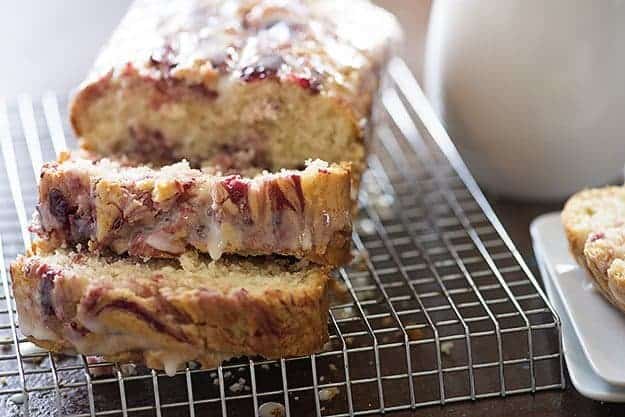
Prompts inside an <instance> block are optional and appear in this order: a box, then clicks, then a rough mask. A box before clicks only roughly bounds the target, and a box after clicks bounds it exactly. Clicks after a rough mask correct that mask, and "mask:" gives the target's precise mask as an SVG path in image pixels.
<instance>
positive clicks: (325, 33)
mask: <svg viewBox="0 0 625 417" xmlns="http://www.w3.org/2000/svg"><path fill="white" fill-rule="evenodd" d="M398 38H400V29H399V25H398V23H397V21H396V19H395V18H394V17H393V16H392V15H391V14H390V13H388V12H386V11H385V10H384V9H381V8H379V7H376V6H375V5H373V4H372V3H371V2H369V1H363V0H349V1H346V0H345V1H335V0H315V1H310V0H305V1H302V0H293V1H273V0H251V1H250V0H233V1H228V2H223V1H217V0H190V1H171V0H157V1H149V0H138V1H136V2H135V3H134V4H133V5H132V6H131V8H130V10H129V11H128V13H127V15H126V16H125V17H124V19H123V20H122V22H121V24H120V25H119V27H118V28H117V30H116V31H115V32H114V34H113V36H112V38H111V39H110V41H109V43H108V44H107V45H106V47H105V48H104V49H103V51H102V53H101V54H100V56H99V57H98V59H97V60H96V63H95V66H94V69H93V72H92V74H91V75H90V76H89V77H88V78H87V80H86V81H85V82H84V83H83V84H82V86H81V88H80V89H79V91H78V93H77V95H76V96H75V98H74V100H73V102H72V105H71V123H72V126H73V128H74V130H75V132H76V134H77V136H79V137H80V138H81V144H82V146H83V147H84V148H85V149H87V150H90V151H94V152H96V153H98V154H101V155H104V156H112V155H115V154H125V155H127V156H129V157H131V158H134V159H135V160H137V161H138V162H160V163H164V164H165V163H171V162H173V161H177V160H179V159H183V158H185V159H187V160H189V162H190V163H191V165H192V166H198V165H200V164H202V163H204V162H206V161H208V162H209V164H210V165H212V166H219V167H220V168H222V169H226V170H227V169H229V168H232V167H234V168H237V169H243V168H246V167H248V166H250V165H251V166H257V167H261V168H265V169H269V170H277V169H281V168H297V167H299V166H300V164H301V163H302V161H304V160H306V159H308V158H320V159H323V160H326V161H329V162H340V161H351V162H353V164H354V172H355V175H356V177H358V176H359V174H360V173H361V172H362V171H363V169H364V166H365V154H366V143H365V142H366V141H365V136H366V133H367V132H368V127H369V125H370V123H369V120H370V116H371V109H372V102H373V99H374V96H375V95H376V92H377V88H378V85H379V84H380V77H381V73H382V70H383V67H384V65H385V62H386V60H387V58H388V57H389V56H390V53H391V49H392V48H391V47H392V45H393V44H394V43H395V41H396V40H397V39H398Z"/></svg>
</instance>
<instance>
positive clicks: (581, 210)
mask: <svg viewBox="0 0 625 417" xmlns="http://www.w3.org/2000/svg"><path fill="white" fill-rule="evenodd" d="M562 221H563V224H564V229H565V231H566V236H567V239H568V241H569V246H570V248H571V253H572V254H573V255H574V256H575V258H576V260H577V262H578V263H579V264H580V265H581V266H583V267H585V268H586V269H587V270H588V271H589V272H590V275H591V277H592V278H593V280H594V282H595V284H596V285H595V287H596V288H597V289H598V290H599V291H600V292H601V294H602V295H603V296H604V297H605V298H606V299H607V300H608V301H610V302H611V303H612V304H613V305H614V306H616V307H617V308H619V309H620V310H622V311H625V278H624V277H625V275H624V274H623V270H624V269H623V266H624V265H625V187H605V188H598V189H590V190H584V191H581V192H579V193H577V194H575V195H574V196H573V197H571V198H570V199H569V201H567V203H566V205H565V206H564V210H563V211H562Z"/></svg>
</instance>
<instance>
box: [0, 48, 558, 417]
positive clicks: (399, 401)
mask: <svg viewBox="0 0 625 417" xmlns="http://www.w3.org/2000/svg"><path fill="white" fill-rule="evenodd" d="M389 74H390V80H391V84H392V85H391V86H389V88H387V89H385V90H384V92H383V94H382V97H381V104H382V106H381V108H382V109H383V113H384V114H382V115H381V117H380V121H379V122H378V123H376V127H375V129H374V130H375V136H376V140H375V141H374V144H373V149H372V153H371V156H370V159H369V167H370V169H369V170H368V171H367V173H366V174H365V177H364V179H363V185H362V190H361V193H360V197H359V201H360V213H359V216H358V218H357V220H356V222H355V226H356V227H355V232H354V236H353V241H354V246H355V250H356V261H355V262H354V263H353V264H352V265H351V266H350V267H348V268H344V269H341V270H340V272H339V275H340V278H341V279H342V280H343V281H344V282H345V284H346V287H347V289H348V293H349V296H350V297H351V300H350V301H349V302H346V303H345V304H342V305H336V306H334V307H332V310H331V314H330V322H329V323H328V325H329V329H330V334H331V338H330V342H329V343H328V344H327V345H326V347H325V349H324V351H323V352H319V353H318V354H315V355H312V356H310V357H300V358H287V359H281V360H279V361H267V360H262V359H259V358H248V359H239V360H233V361H230V362H228V363H225V364H223V365H222V366H220V367H219V368H217V369H197V368H196V367H194V366H193V364H189V367H188V368H187V369H185V370H183V371H180V372H178V374H177V375H176V376H175V377H171V378H170V377H167V376H165V375H164V374H163V373H162V372H157V371H154V370H149V369H145V368H141V367H138V368H134V367H131V368H129V367H128V365H123V364H117V363H114V364H111V363H106V362H103V361H101V360H97V359H93V358H85V357H82V356H79V357H67V356H56V355H53V354H50V353H48V352H39V351H33V350H32V346H28V345H27V343H26V339H25V338H24V337H23V335H22V334H21V333H20V331H19V325H18V322H17V317H16V312H15V306H14V302H13V298H12V295H11V289H10V280H9V277H8V273H7V265H8V263H9V262H10V261H11V260H12V259H14V258H15V256H16V255H17V254H18V253H20V252H22V251H23V250H24V246H25V245H27V244H28V242H29V241H30V234H29V232H28V222H29V213H31V212H32V211H33V209H34V206H35V204H36V201H35V200H36V182H37V178H38V173H39V170H40V167H41V165H42V163H43V161H44V160H50V159H53V158H54V157H55V155H56V154H58V152H59V151H60V150H62V149H64V148H65V147H66V144H69V145H70V147H71V146H72V145H73V143H72V142H71V141H72V139H71V136H70V135H69V134H67V133H66V132H69V128H68V126H67V124H66V122H65V120H66V119H67V118H66V117H65V114H64V112H62V111H61V109H63V108H64V107H65V106H64V104H65V100H61V104H63V105H60V104H59V101H57V97H56V96H55V95H54V94H51V93H50V94H46V95H45V96H44V97H43V99H42V100H41V101H36V102H35V101H32V100H31V98H30V97H28V96H21V97H19V98H18V100H17V103H12V102H11V103H7V102H5V101H1V100H0V145H1V149H2V155H3V158H2V160H1V161H0V164H1V165H2V166H1V167H0V172H3V173H6V176H3V177H0V196H2V199H1V201H0V235H1V240H0V274H1V278H2V287H3V290H4V291H3V292H0V294H2V296H1V297H0V410H5V411H6V413H7V414H9V415H11V414H14V415H15V414H20V413H23V414H30V415H51V414H57V415H64V416H104V415H106V416H109V415H114V416H117V415H121V416H144V415H145V416H148V415H149V416H154V415H155V416H158V417H160V416H179V415H189V416H196V415H215V416H217V415H221V416H224V417H225V416H248V415H254V416H259V406H261V405H262V404H263V403H266V402H270V401H271V402H277V403H281V404H282V405H283V407H284V409H283V411H284V415H286V416H309V415H310V416H313V415H316V416H335V417H338V416H357V415H368V414H377V413H385V412H391V411H395V410H410V409H417V408H419V407H423V406H428V405H437V404H446V403H450V402H457V401H464V400H477V399H481V398H487V397H497V396H502V397H503V396H506V395H511V394H519V393H533V392H537V391H542V390H548V389H556V388H564V381H565V380H564V367H563V355H562V344H561V330H560V322H559V319H558V317H557V315H556V313H555V312H554V310H553V309H552V308H551V306H550V304H549V301H548V300H547V298H546V297H545V294H544V293H543V291H542V289H541V288H540V286H539V285H538V284H537V282H536V280H535V279H534V277H533V276H532V273H531V272H530V270H529V269H528V268H527V266H526V265H525V263H524V261H523V260H522V258H521V257H520V255H519V253H518V252H517V250H516V249H515V248H514V246H513V244H512V242H511V240H510V238H509V237H508V235H507V234H506V232H505V230H504V229H503V227H502V226H501V224H500V223H499V221H498V220H497V218H496V216H495V214H494V212H493V210H492V209H491V208H490V206H489V205H488V203H487V201H486V199H485V198H484V196H483V194H482V193H481V191H480V190H479V188H478V186H477V184H476V183H475V181H474V180H473V178H472V177H471V174H470V173H469V171H468V170H467V168H466V166H465V165H464V163H463V161H462V159H461V158H460V156H459V154H458V153H457V151H456V149H455V147H454V146H453V144H452V142H451V140H450V138H449V137H448V136H447V134H446V133H445V131H444V129H443V127H442V125H441V124H440V123H439V121H438V120H437V119H436V116H435V115H434V112H433V110H432V109H431V107H430V106H429V104H428V102H427V100H426V99H425V96H424V95H423V93H422V91H421V89H420V88H419V86H418V84H417V82H416V81H415V79H414V77H413V76H412V74H411V73H410V70H409V69H408V67H407V66H406V64H405V63H404V62H403V61H401V60H399V59H395V60H393V61H392V63H391V64H390V66H389ZM237 384H238V385H237ZM234 388H236V389H234Z"/></svg>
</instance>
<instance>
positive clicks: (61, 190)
mask: <svg viewBox="0 0 625 417" xmlns="http://www.w3.org/2000/svg"><path fill="white" fill-rule="evenodd" d="M351 209H352V203H351V200H350V171H349V167H345V166H338V165H328V164H326V163H325V162H322V161H318V160H317V161H311V162H309V163H308V166H307V167H306V168H305V169H304V170H301V171H295V170H282V171H280V172H278V173H275V174H270V173H262V174H259V175H257V176H256V177H254V178H243V177H241V176H239V175H228V176H223V175H215V174H212V173H207V172H204V171H201V170H197V169H191V168H189V165H188V163H186V162H185V161H183V162H178V163H176V164H173V165H168V166H164V167H162V168H150V167H147V166H141V167H129V166H123V165H120V164H119V163H118V162H115V161H111V160H108V159H101V160H90V159H84V158H80V157H76V156H72V155H70V154H68V153H64V154H62V155H61V157H60V158H59V161H57V162H51V163H46V164H44V166H43V168H42V172H41V176H40V183H39V204H38V206H37V216H35V224H34V225H33V229H32V230H33V231H35V232H37V233H38V234H39V236H40V237H42V238H45V239H50V240H51V241H54V242H57V244H60V243H68V244H70V245H72V246H75V245H78V244H80V245H83V246H84V247H85V248H88V249H90V250H91V251H93V252H98V253H102V251H103V249H110V250H112V252H114V253H115V254H118V255H121V254H125V253H128V254H129V255H132V256H137V257H141V258H171V257H175V256H178V255H180V254H182V253H184V252H185V251H187V250H188V249H196V250H198V251H200V252H204V253H208V254H210V256H211V257H212V258H213V259H219V258H220V257H221V255H222V253H229V254H239V255H270V254H280V255H289V256H294V257H296V258H299V259H306V260H310V261H313V262H316V263H319V264H325V265H330V266H337V265H342V264H344V263H346V262H348V261H349V259H350V241H351Z"/></svg>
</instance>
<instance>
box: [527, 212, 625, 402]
mask: <svg viewBox="0 0 625 417" xmlns="http://www.w3.org/2000/svg"><path fill="white" fill-rule="evenodd" d="M530 232H531V235H532V239H533V243H534V249H535V252H536V254H537V259H539V264H540V266H541V270H542V271H541V272H542V273H543V279H544V281H545V283H546V287H547V289H548V290H549V293H550V297H551V299H552V301H553V303H554V306H555V308H556V309H557V310H558V313H559V314H560V318H561V319H562V321H563V332H564V342H565V344H566V345H567V346H565V355H566V359H567V364H568V365H569V371H570V373H571V379H572V381H573V384H574V385H575V387H576V388H577V389H578V390H579V391H580V392H581V393H582V394H584V395H587V396H589V397H591V398H595V399H599V400H604V401H625V359H624V356H623V347H624V346H625V314H623V313H621V312H620V311H618V310H617V309H616V308H614V307H612V306H611V305H610V304H609V303H608V302H607V301H605V300H604V299H603V297H602V296H601V294H599V293H598V292H597V291H596V290H595V289H594V286H593V284H592V281H591V278H590V277H589V276H588V275H587V272H586V271H585V270H584V269H582V268H581V267H579V266H578V265H577V263H576V262H575V261H574V259H573V257H572V256H571V254H570V253H569V250H568V243H567V241H566V237H565V235H564V230H563V228H562V224H561V222H560V213H552V214H546V215H543V216H540V217H538V218H537V219H536V220H534V222H532V225H531V227H530ZM567 327H568V328H569V330H568V331H567V330H566V329H567ZM571 330H572V332H571ZM567 333H568V334H567ZM571 333H573V334H571ZM579 353H582V355H580V354H579ZM574 375H575V376H574ZM593 376H594V377H596V378H595V379H596V380H595V379H593V378H592V377H593Z"/></svg>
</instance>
